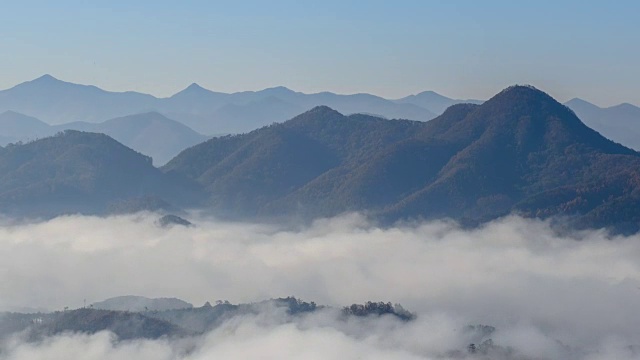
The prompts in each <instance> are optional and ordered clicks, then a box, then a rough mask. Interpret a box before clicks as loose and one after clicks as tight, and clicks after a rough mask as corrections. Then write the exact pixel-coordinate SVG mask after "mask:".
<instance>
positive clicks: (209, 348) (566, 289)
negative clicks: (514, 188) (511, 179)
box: [0, 214, 640, 359]
mask: <svg viewBox="0 0 640 360" xmlns="http://www.w3.org/2000/svg"><path fill="white" fill-rule="evenodd" d="M157 218H158V216H157V215H154V214H145V215H135V216H120V217H110V218H98V217H83V216H71V217H61V218H56V219H53V220H50V221H46V222H39V223H32V224H18V225H16V224H15V223H12V221H10V220H8V219H5V220H4V221H3V223H4V225H2V226H1V227H0V259H1V261H0V294H1V296H0V309H4V310H9V309H16V308H18V307H31V308H46V309H49V310H61V309H63V308H64V307H69V308H77V307H81V306H82V305H83V301H84V299H86V302H87V304H89V303H92V302H95V301H100V300H104V299H106V298H109V297H113V296H118V295H129V294H132V295H143V296H148V297H178V298H181V299H183V300H186V301H189V302H192V303H193V304H194V305H196V306H200V305H202V304H203V303H204V302H206V301H210V302H212V303H213V302H214V301H215V300H229V301H231V302H232V303H240V302H251V301H257V300H264V299H268V298H271V297H280V296H287V295H294V296H296V297H298V298H301V299H303V300H307V301H315V302H316V303H318V304H324V305H334V306H340V305H349V304H351V303H363V302H365V301H367V300H371V301H385V302H386V301H391V302H393V303H400V304H402V305H403V306H404V307H405V308H407V309H409V310H411V311H414V312H416V313H417V315H418V318H417V320H416V321H414V322H411V323H408V324H405V325H400V324H397V323H395V322H394V321H392V320H390V319H389V320H384V319H383V320H377V321H373V320H371V321H369V320H363V321H361V322H357V323H350V324H347V325H337V324H333V323H332V322H331V321H329V320H327V319H324V320H323V318H322V314H316V315H313V316H311V317H309V318H306V319H304V320H296V321H294V322H293V323H282V322H278V321H265V320H264V319H262V320H260V319H256V318H255V317H245V318H242V319H238V320H236V321H234V322H233V323H230V324H227V325H225V326H224V327H222V328H219V329H218V330H216V331H214V332H213V333H210V334H208V335H206V336H204V337H202V338H199V339H191V341H192V342H193V344H191V345H189V346H191V348H192V349H195V350H193V351H190V352H188V353H185V352H184V351H183V349H184V348H185V346H186V345H185V344H184V343H183V342H184V341H187V340H183V342H182V343H181V342H175V341H169V340H159V341H134V342H120V343H118V342H114V341H112V338H111V337H110V335H109V334H107V333H99V334H96V335H77V334H76V335H71V334H70V335H64V336H59V337H55V338H51V339H49V340H47V341H45V342H43V343H38V344H28V343H23V342H21V341H19V340H18V339H13V340H12V341H11V342H9V343H6V344H4V345H2V346H3V347H4V349H0V359H54V358H60V359H70V358H84V359H134V358H135V359H204V358H212V357H220V358H227V359H228V358H238V359H247V358H263V359H266V358H273V359H282V358H304V359H355V358H367V359H424V358H442V357H443V356H444V357H446V355H444V354H447V351H449V350H452V349H462V350H464V348H465V344H466V342H467V341H468V340H469V339H467V338H465V337H464V336H463V335H462V330H461V329H463V328H464V327H465V326H466V325H472V324H485V325H492V326H495V327H496V328H497V329H498V330H497V331H496V332H495V334H494V335H493V336H492V338H493V340H494V342H495V343H497V344H499V345H501V346H504V347H511V348H512V349H513V351H514V354H515V355H513V358H550V359H571V358H575V359H613V358H615V359H631V358H638V357H639V356H640V355H639V353H638V350H637V349H638V348H637V347H635V346H637V345H640V339H639V337H638V334H640V305H639V304H640V236H631V237H610V236H608V235H607V234H606V232H604V231H590V232H582V233H579V234H571V236H566V237H565V236H559V235H557V234H555V233H554V232H553V231H552V230H551V227H550V226H549V224H548V223H546V222H541V221H535V220H525V219H522V218H518V217H508V218H505V219H502V220H499V221H494V222H492V223H490V224H487V225H486V226H484V227H482V228H480V229H475V230H463V229H460V228H459V227H457V226H456V225H455V224H453V223H449V222H429V223H420V224H407V225H402V226H397V227H392V228H380V227H377V226H376V225H375V224H372V223H370V222H368V221H367V219H365V218H364V217H362V216H359V215H346V216H342V217H338V218H333V219H327V220H319V221H317V222H315V223H314V224H313V225H311V226H309V227H305V228H299V229H295V230H292V229H291V228H280V227H277V226H273V225H261V224H248V223H230V222H221V221H216V220H212V219H204V218H197V217H195V215H194V216H193V217H190V218H189V219H190V220H193V222H194V223H196V225H197V226H195V227H183V226H174V227H171V228H161V227H159V226H157V225H156V224H155V220H156V219H157ZM518 356H521V357H518Z"/></svg>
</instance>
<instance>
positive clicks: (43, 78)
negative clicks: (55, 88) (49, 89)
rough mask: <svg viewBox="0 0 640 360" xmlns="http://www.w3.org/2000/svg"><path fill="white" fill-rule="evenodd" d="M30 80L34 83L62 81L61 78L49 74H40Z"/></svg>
mask: <svg viewBox="0 0 640 360" xmlns="http://www.w3.org/2000/svg"><path fill="white" fill-rule="evenodd" d="M31 82H35V83H45V84H47V83H49V84H50V83H58V82H62V81H61V80H58V79H56V78H55V77H53V76H51V75H49V74H44V75H42V76H40V77H39V78H37V79H34V80H32V81H31Z"/></svg>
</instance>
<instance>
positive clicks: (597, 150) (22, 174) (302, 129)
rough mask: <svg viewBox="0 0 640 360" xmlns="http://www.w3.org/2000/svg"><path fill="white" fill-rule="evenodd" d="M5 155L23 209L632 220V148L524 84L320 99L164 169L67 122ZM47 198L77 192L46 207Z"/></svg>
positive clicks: (588, 222)
mask: <svg viewBox="0 0 640 360" xmlns="http://www.w3.org/2000/svg"><path fill="white" fill-rule="evenodd" d="M9 115H11V116H14V117H15V114H13V113H9ZM146 116H152V117H154V116H155V117H158V116H160V115H158V114H151V115H149V114H147V115H146ZM30 121H31V122H34V121H33V120H30ZM111 122H115V123H121V124H128V121H127V119H126V118H124V119H119V120H113V121H111ZM107 123H109V122H107ZM34 124H35V122H34ZM84 125H85V126H90V124H84ZM125 133H127V131H125ZM96 140H99V141H96ZM89 154H99V155H89ZM52 158H53V159H55V160H54V161H51V159H52ZM0 164H4V166H3V168H2V170H3V172H2V173H3V175H2V177H0V179H1V180H2V181H1V182H0V204H1V205H2V207H3V208H7V209H8V208H11V209H22V211H24V212H26V213H29V212H30V211H31V210H33V211H35V209H31V208H32V207H33V206H34V204H38V210H39V211H41V212H42V209H49V210H51V212H50V213H51V214H55V213H60V212H62V213H65V212H69V211H89V212H92V213H103V212H104V211H106V210H107V209H108V208H110V205H109V203H110V202H113V201H125V204H128V205H127V206H124V208H125V209H126V208H131V209H141V208H145V206H147V205H148V203H151V204H153V207H168V206H170V204H172V205H175V206H180V207H186V208H194V207H196V208H197V207H203V208H205V209H208V210H211V211H213V212H214V213H215V214H218V215H222V216H230V217H233V218H269V217H273V216H274V214H279V216H285V217H290V216H294V217H299V218H304V219H310V218H315V217H318V216H333V215H336V214H340V213H342V212H345V211H365V212H368V213H369V214H371V215H372V216H374V217H377V218H380V219H385V220H386V221H395V220H400V219H411V218H426V219H434V218H443V217H450V218H454V219H456V220H459V221H462V222H463V223H468V224H478V223H481V222H484V221H487V220H491V219H494V218H496V217H500V216H504V215H507V214H509V213H512V212H517V213H521V214H524V215H526V216H532V217H543V218H545V217H549V216H556V215H561V216H569V217H571V218H572V219H573V221H574V223H575V224H578V225H580V226H596V227H600V226H605V227H606V226H609V227H615V228H617V229H618V230H620V231H634V230H635V229H636V228H637V227H638V224H639V223H640V214H639V213H638V212H637V211H635V209H637V208H638V205H640V195H639V194H640V188H639V186H640V183H639V182H638V180H637V179H639V178H640V176H639V174H638V172H639V171H640V170H639V169H640V157H639V155H638V153H636V152H635V151H633V150H631V149H629V148H626V147H624V146H622V145H619V144H616V143H614V142H612V141H610V140H607V139H606V138H604V137H603V136H601V135H600V134H598V133H597V132H595V131H593V130H592V129H590V128H588V127H587V126H585V125H584V124H583V123H582V122H581V121H580V120H579V119H578V118H577V117H576V116H575V114H574V113H573V112H572V111H571V110H569V109H568V108H567V107H565V106H564V105H562V104H560V103H558V102H557V101H555V100H554V99H552V98H551V97H550V96H548V95H547V94H545V93H543V92H541V91H539V90H536V89H534V88H531V87H526V86H515V87H511V88H508V89H506V90H504V91H502V92H501V93H499V94H498V95H496V96H494V97H493V98H492V99H490V100H488V101H486V102H484V103H483V104H481V105H476V104H459V105H454V106H452V107H450V108H449V109H448V110H447V111H445V113H444V114H442V115H441V116H439V117H437V118H435V119H433V120H431V121H428V122H421V121H408V120H387V119H383V118H378V117H374V116H370V115H362V114H356V115H349V116H345V115H343V114H341V113H339V112H337V111H335V110H333V109H331V108H329V107H326V106H320V107H316V108H314V109H312V110H310V111H308V112H305V113H303V114H302V115H299V116H297V117H295V118H293V119H291V120H289V121H286V122H284V123H281V124H273V125H270V126H267V127H263V128H260V129H258V130H254V131H252V132H249V133H246V134H242V135H234V136H223V137H218V138H213V139H211V140H208V141H206V142H204V143H201V144H199V145H196V146H194V147H192V148H189V149H187V150H185V151H183V152H182V153H181V154H179V155H178V156H176V157H175V158H174V159H172V160H171V161H169V162H168V163H167V165H166V166H164V167H162V169H161V170H158V169H156V168H154V167H153V166H152V165H151V164H150V162H149V159H148V158H145V157H144V156H141V155H140V154H136V153H135V152H134V151H128V149H126V148H125V147H123V146H121V145H120V144H118V143H117V142H115V141H113V140H111V139H110V138H108V137H106V136H104V135H102V137H100V136H98V135H95V134H90V133H83V132H75V131H73V132H66V133H65V134H62V135H60V136H56V137H53V138H47V139H44V140H38V141H35V142H32V143H29V144H26V145H14V146H11V147H7V148H5V149H2V150H1V152H0ZM136 174H137V175H136ZM123 176H124V177H123ZM127 179H128V180H127ZM107 194H108V195H107ZM205 194H206V195H205ZM186 195H188V196H186ZM131 198H132V199H138V200H133V204H130V203H127V202H126V201H127V200H128V199H131ZM55 199H65V201H67V202H68V201H70V200H69V199H75V200H77V201H78V203H73V204H72V203H66V204H64V206H62V207H55V206H52V205H53V204H54V203H55V201H56V200H55ZM139 199H143V200H139ZM149 199H154V200H149ZM196 200H197V201H196ZM47 204H49V205H51V206H48V205H47ZM43 213H44V212H43Z"/></svg>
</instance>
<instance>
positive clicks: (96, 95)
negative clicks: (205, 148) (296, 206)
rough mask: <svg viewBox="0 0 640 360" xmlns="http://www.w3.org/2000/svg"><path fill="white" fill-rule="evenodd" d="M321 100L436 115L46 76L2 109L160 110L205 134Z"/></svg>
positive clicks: (65, 119) (405, 105)
mask: <svg viewBox="0 0 640 360" xmlns="http://www.w3.org/2000/svg"><path fill="white" fill-rule="evenodd" d="M440 101H441V99H437V101H436V105H435V106H436V108H437V109H440V108H441V107H442V106H441V104H440ZM318 105H327V106H331V107H332V108H334V109H336V110H338V111H341V112H343V113H347V114H349V113H360V112H364V113H372V114H376V115H379V116H382V117H387V118H403V119H413V120H423V121H426V120H430V119H432V118H434V117H435V116H436V114H437V113H436V112H434V111H431V110H430V109H429V108H428V107H423V106H419V105H416V104H414V103H412V102H408V101H392V100H387V99H383V98H381V97H378V96H374V95H370V94H354V95H338V94H334V93H330V92H322V93H317V94H303V93H300V92H295V91H292V90H289V89H287V88H285V87H275V88H270V89H265V90H262V91H245V92H238V93H232V94H227V93H221V92H214V91H210V90H207V89H204V88H202V87H201V86H199V85H198V84H195V83H194V84H191V85H190V86H189V87H187V88H186V89H184V90H182V91H180V92H178V93H176V94H175V95H173V96H171V97H168V98H156V97H154V96H151V95H148V94H141V93H137V92H110V91H105V90H102V89H100V88H97V87H95V86H88V85H79V84H73V83H69V82H65V81H61V80H58V79H56V78H54V77H52V76H51V75H44V76H42V77H40V78H37V79H35V80H32V81H28V82H25V83H22V84H19V85H16V86H14V87H12V88H10V89H7V90H3V91H0V112H4V111H9V110H10V111H14V112H18V113H21V114H25V115H28V116H33V117H35V118H38V119H40V120H42V121H44V122H46V123H48V124H51V125H60V124H63V123H69V122H74V121H84V122H91V123H93V122H103V121H106V120H109V119H112V118H116V117H122V116H127V115H131V114H137V113H146V112H152V111H156V112H159V113H162V114H163V115H165V116H167V117H169V118H171V119H174V120H177V121H179V122H181V123H182V124H184V125H187V126H189V127H190V128H192V129H194V130H195V131H197V132H199V133H201V134H205V135H218V134H228V133H241V132H247V131H251V130H254V129H256V128H258V127H261V126H264V125H268V124H271V123H273V122H277V121H283V120H284V119H289V118H291V117H293V116H295V115H297V114H300V113H302V112H304V111H306V110H309V109H311V108H313V107H314V106H318ZM0 135H3V134H1V133H0Z"/></svg>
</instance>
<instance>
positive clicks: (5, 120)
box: [0, 110, 207, 165]
mask: <svg viewBox="0 0 640 360" xmlns="http://www.w3.org/2000/svg"><path fill="white" fill-rule="evenodd" d="M0 129H1V130H0V134H1V135H0V146H4V145H7V144H9V143H15V142H19V141H20V142H28V141H33V140H36V139H39V138H43V137H46V136H52V135H55V134H56V133H57V132H60V131H64V130H81V131H88V132H96V133H103V134H106V135H109V136H110V137H112V138H114V139H115V140H117V141H119V142H121V143H122V144H124V145H126V146H128V147H130V148H132V149H134V150H136V151H138V152H140V153H143V154H144V155H148V156H151V157H152V159H153V163H154V164H155V165H164V164H165V163H166V162H167V161H169V160H170V159H171V158H173V157H174V156H176V155H177V154H178V153H179V152H180V151H182V150H184V149H186V148H188V147H190V146H192V145H195V144H197V143H200V142H202V141H204V140H206V139H207V137H206V136H204V135H201V134H199V133H197V132H195V131H193V130H192V129H190V128H189V127H187V126H185V125H183V124H181V123H179V122H177V121H174V120H171V119H169V118H167V117H166V116H164V115H162V114H159V113H157V112H149V113H142V114H135V115H129V116H124V117H121V118H115V119H111V120H107V121H104V122H101V123H89V122H85V121H76V122H71V123H66V124H62V125H48V124H46V123H45V122H42V121H40V120H38V119H36V118H33V117H30V116H26V115H23V114H20V113H16V112H14V111H10V110H9V111H6V112H4V113H1V114H0Z"/></svg>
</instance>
